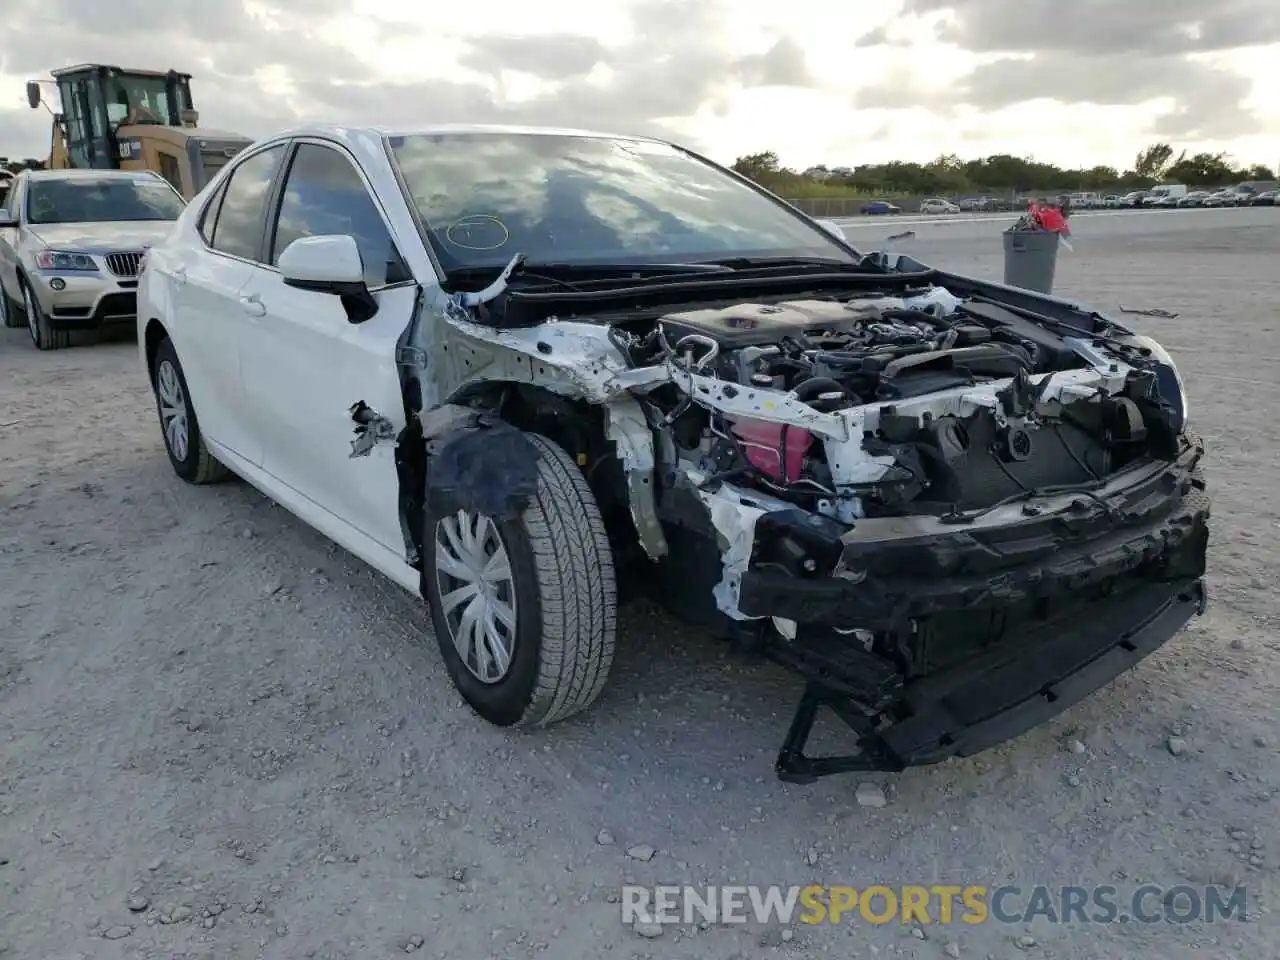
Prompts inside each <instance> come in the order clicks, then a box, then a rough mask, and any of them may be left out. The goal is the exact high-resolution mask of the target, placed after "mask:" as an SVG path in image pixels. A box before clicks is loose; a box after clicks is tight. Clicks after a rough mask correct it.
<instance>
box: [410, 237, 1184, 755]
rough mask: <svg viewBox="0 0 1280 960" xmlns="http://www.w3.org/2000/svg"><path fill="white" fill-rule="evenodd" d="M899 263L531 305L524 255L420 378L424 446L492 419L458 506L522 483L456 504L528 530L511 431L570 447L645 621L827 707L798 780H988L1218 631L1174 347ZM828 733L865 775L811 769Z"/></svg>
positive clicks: (578, 281) (553, 296)
mask: <svg viewBox="0 0 1280 960" xmlns="http://www.w3.org/2000/svg"><path fill="white" fill-rule="evenodd" d="M905 261H906V258H905V257H904V258H899V259H898V260H897V262H896V264H895V265H894V266H890V265H889V263H888V260H887V256H886V258H885V259H883V260H873V259H871V258H868V259H867V260H864V261H862V262H860V263H859V265H858V266H857V267H856V268H855V269H847V268H841V267H839V266H835V267H832V266H829V265H828V264H827V263H826V262H820V263H808V264H800V265H795V264H784V265H781V266H773V267H770V266H764V267H761V268H759V269H753V268H752V267H751V265H750V264H747V265H746V266H744V267H742V268H741V269H734V268H729V267H720V268H709V269H707V270H706V271H703V270H701V269H698V270H679V271H675V272H671V273H664V274H661V275H657V276H650V275H645V274H644V273H643V272H636V273H631V272H622V275H621V276H618V277H613V278H609V279H602V280H592V279H590V278H588V277H582V278H579V277H577V276H574V277H573V279H572V280H563V279H559V278H557V277H555V276H542V277H539V278H535V277H531V276H529V275H528V274H526V275H525V276H524V277H523V279H522V280H521V282H520V283H519V284H518V285H516V286H512V285H509V284H508V281H509V280H510V279H511V278H512V276H513V274H515V271H517V270H518V268H519V267H520V263H519V258H518V257H517V258H515V259H513V260H512V261H511V263H510V264H508V267H507V269H506V270H504V272H503V275H502V276H500V277H499V278H498V279H497V280H495V281H493V283H491V284H490V285H489V286H488V287H486V288H485V289H483V290H480V291H459V292H458V293H455V294H452V295H451V299H450V300H449V301H448V303H447V304H446V306H445V309H444V315H445V319H446V320H447V321H448V323H447V324H444V325H439V326H436V327H430V326H424V327H422V328H420V329H421V330H422V332H423V335H422V336H419V337H411V338H410V340H409V342H408V345H407V347H406V349H405V351H404V354H405V356H406V357H407V358H408V359H411V360H414V358H415V357H416V358H420V359H416V360H414V362H415V363H420V364H422V365H424V366H423V368H424V369H425V365H426V364H428V363H429V364H430V365H431V370H432V372H433V374H434V375H433V376H432V377H431V378H429V379H426V380H424V382H425V383H426V384H427V385H428V386H429V387H430V389H431V390H432V391H433V393H429V394H428V395H427V396H426V397H425V398H424V399H425V400H426V405H427V407H428V409H427V410H424V412H423V414H422V416H421V425H422V431H423V434H424V436H425V437H426V438H428V440H429V441H430V440H433V439H434V438H436V437H440V436H442V435H443V426H442V425H443V424H445V423H451V422H459V421H466V420H467V419H468V418H470V417H473V416H475V414H476V411H475V410H474V407H475V406H476V405H477V404H478V405H480V406H481V409H482V410H483V411H484V412H485V414H487V415H488V416H489V417H490V423H489V425H488V426H486V425H485V424H483V423H481V422H480V421H479V420H477V421H476V422H475V423H474V424H472V425H471V426H469V427H467V428H466V429H468V430H472V431H475V436H476V437H479V438H480V439H478V440H477V442H476V444H475V446H474V447H472V448H468V451H467V453H468V460H467V462H468V463H469V464H470V470H471V472H470V474H468V477H471V478H490V477H496V478H501V481H502V482H501V483H498V484H486V483H484V482H481V481H480V480H479V479H477V480H476V482H469V483H463V482H460V481H461V479H462V477H461V472H460V469H458V468H457V467H456V466H451V467H450V468H449V469H450V470H452V473H451V474H450V476H448V477H446V478H445V481H448V480H453V481H455V482H454V483H453V484H452V487H450V489H451V490H453V491H459V490H461V491H470V493H467V494H466V495H467V496H471V497H472V498H473V499H474V497H475V490H476V489H477V488H480V487H483V488H484V489H490V488H492V492H494V493H495V495H498V496H499V497H500V499H502V500H503V502H504V503H514V500H513V499H512V498H513V497H514V495H515V494H517V493H519V486H520V485H519V484H518V483H516V484H514V485H513V483H512V482H510V481H511V478H512V477H517V476H518V475H519V473H518V471H515V470H513V469H511V468H512V467H513V465H516V466H518V463H517V462H516V461H518V460H519V456H518V455H517V454H516V453H515V452H514V448H513V447H511V446H510V445H506V446H504V444H503V443H501V442H499V441H500V440H501V436H500V435H499V434H498V433H497V432H496V430H495V427H494V426H493V425H494V424H500V423H508V424H512V425H514V426H515V427H516V428H518V429H517V430H514V431H511V432H512V433H514V434H516V435H519V434H520V431H529V432H534V433H542V434H544V435H547V436H554V437H556V438H557V440H558V442H560V443H561V444H562V445H563V446H564V448H565V449H566V450H567V451H569V452H571V453H572V454H573V455H574V456H575V457H576V459H577V462H578V463H579V464H580V465H581V466H582V469H583V475H584V479H585V481H586V482H587V483H588V484H589V485H590V486H591V490H592V492H593V494H594V496H595V499H596V501H597V503H598V504H599V505H600V507H601V511H602V514H603V516H604V522H605V525H606V526H608V527H610V528H611V537H610V539H611V541H613V543H615V544H620V545H621V548H622V549H624V550H631V549H633V548H638V549H637V550H636V553H637V554H638V555H637V556H636V560H637V565H636V566H635V567H633V568H631V569H633V570H639V571H641V572H642V574H643V575H644V576H646V577H648V576H652V577H653V584H652V585H653V587H654V588H655V589H654V596H656V597H659V598H660V599H661V602H662V603H663V604H664V605H665V606H666V607H668V609H671V610H672V611H673V612H675V613H676V614H677V615H678V616H680V617H681V618H682V619H686V620H688V621H691V622H695V623H699V624H701V625H704V626H706V627H707V628H709V629H711V630H714V631H717V632H720V633H721V634H722V635H725V636H729V637H731V638H733V639H735V641H736V642H740V643H745V644H748V645H753V646H755V647H756V648H757V649H761V650H763V651H765V652H766V653H767V655H769V656H771V657H772V658H774V659H775V660H777V661H779V662H780V663H783V664H784V665H785V666H787V667H788V668H789V669H792V670H794V671H795V672H797V673H798V674H799V675H801V676H802V677H804V678H805V680H806V687H805V692H804V695H803V696H802V698H801V702H800V705H799V706H798V707H797V710H796V714H795V717H794V718H793V721H792V726H791V728H790V730H789V732H788V735H787V738H786V741H785V742H784V745H783V748H782V750H781V751H780V753H779V758H778V762H777V770H778V772H779V775H780V776H783V777H785V778H788V779H799V780H808V779H812V778H813V777H815V776H822V775H826V774H828V773H833V772H838V771H841V770H852V769H876V770H896V769H903V768H904V767H905V766H909V765H914V764H918V763H930V762H936V761H938V760H940V759H944V758H945V757H947V756H954V755H960V756H968V755H972V754H973V753H974V752H979V751H981V750H982V749H985V748H986V747H987V746H990V745H992V744H993V743H996V742H1000V741H1001V740H1003V739H1005V738H1007V737H1008V736H1011V735H1015V734H1016V733H1017V732H1020V731H1021V730H1023V729H1027V728H1028V725H1033V724H1035V723H1038V722H1040V721H1041V720H1043V719H1044V718H1045V717H1046V716H1050V715H1052V714H1053V713H1054V712H1056V711H1059V710H1061V709H1063V708H1064V707H1065V706H1067V705H1069V704H1070V703H1072V702H1075V701H1076V700H1078V699H1079V698H1080V697H1081V696H1083V695H1085V694H1086V693H1087V692H1089V691H1092V690H1093V689H1096V688H1097V686H1098V685H1099V684H1100V683H1102V682H1105V680H1106V679H1107V678H1109V677H1112V676H1115V675H1118V673H1119V672H1121V671H1123V670H1124V669H1127V667H1128V666H1129V665H1131V664H1132V663H1134V662H1136V661H1137V660H1139V659H1141V658H1142V657H1143V656H1146V655H1147V654H1148V653H1150V652H1151V650H1153V649H1155V648H1156V647H1158V646H1159V645H1160V644H1162V643H1164V642H1165V641H1166V640H1167V639H1168V638H1169V637H1170V636H1172V635H1173V633H1175V632H1176V631H1177V629H1178V628H1179V627H1180V626H1181V625H1182V623H1184V622H1185V621H1186V620H1187V619H1188V618H1189V617H1190V616H1192V615H1193V614H1194V613H1196V612H1200V611H1202V610H1203V607H1204V599H1205V593H1204V586H1203V582H1202V579H1201V578H1202V577H1203V574H1204V568H1205V557H1206V547H1207V542H1208V524H1207V521H1208V514H1209V501H1208V497H1207V495H1206V494H1205V492H1204V491H1205V484H1204V479H1203V476H1202V473H1201V470H1200V462H1201V459H1202V457H1203V444H1201V443H1200V442H1199V440H1198V439H1197V438H1194V437H1192V436H1190V435H1189V434H1188V433H1187V431H1186V429H1185V427H1186V422H1187V406H1186V395H1185V390H1184V388H1183V383H1182V381H1181V378H1180V376H1179V374H1178V372H1177V369H1176V366H1175V365H1174V363H1173V361H1172V359H1171V358H1170V357H1169V355H1168V354H1167V353H1166V352H1165V351H1164V349H1163V348H1162V347H1161V346H1160V345H1159V344H1158V343H1157V342H1156V341H1154V340H1152V339H1151V338H1149V337H1145V336H1141V335H1138V334H1135V333H1134V332H1133V331H1131V330H1129V329H1127V328H1125V327H1124V326H1122V325H1121V324H1119V323H1116V322H1114V321H1112V320H1110V319H1109V318H1108V317H1106V316H1105V315H1103V314H1101V313H1098V312H1096V311H1093V310H1091V309H1089V308H1087V307H1084V306H1081V305H1077V304H1073V303H1070V302H1068V301H1065V300H1060V299H1057V298H1053V297H1048V296H1044V295H1039V294H1033V293H1030V292H1024V291H1020V290H1016V289H1014V288H1010V287H1004V286H1000V285H997V284H991V283H986V282H984V281H980V280H975V279H972V278H967V277H962V276H959V275H955V274H946V273H942V272H940V271H936V270H932V269H929V268H925V267H923V266H922V265H920V264H915V263H914V262H905ZM904 262H905V266H904ZM553 266H554V265H553ZM517 278H518V275H517ZM530 280H536V281H537V285H536V286H534V285H528V281H530ZM414 351H416V353H415V352H414ZM436 405H438V408H436V409H431V408H432V407H433V406H436ZM482 431H488V434H487V436H485V435H483V434H482ZM440 462H443V463H446V464H449V463H453V464H457V463H461V462H462V460H461V458H454V459H453V461H450V460H448V459H447V458H440V459H439V460H438V461H437V468H438V464H439V463H440ZM432 482H433V481H431V480H430V478H428V483H429V485H430V483H432ZM435 482H443V481H439V480H438V479H437V481H435ZM508 509H514V508H513V507H509V508H508ZM481 512H482V513H485V514H486V515H494V507H492V506H489V505H485V506H484V507H483V509H481ZM617 549H618V547H615V551H617ZM819 706H827V707H830V708H831V709H833V710H835V711H836V713H837V714H838V715H839V716H840V718H841V719H842V720H843V721H844V722H845V723H847V724H848V725H849V726H851V727H853V728H854V729H855V730H856V731H857V732H858V733H859V743H860V751H861V752H860V753H859V754H858V755H851V756H848V757H831V758H813V757H809V756H807V755H805V753H804V747H805V743H806V741H807V738H808V736H809V733H810V731H811V729H812V725H813V721H814V716H815V714H816V711H817V709H818V707H819Z"/></svg>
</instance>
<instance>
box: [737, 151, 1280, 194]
mask: <svg viewBox="0 0 1280 960" xmlns="http://www.w3.org/2000/svg"><path fill="white" fill-rule="evenodd" d="M733 169H734V170H736V171H737V172H738V173H740V174H742V175H744V176H746V177H750V178H751V179H752V180H754V181H756V182H757V183H759V184H761V185H762V186H764V187H766V188H767V189H769V190H771V191H773V192H774V193H777V194H779V195H781V196H784V197H795V198H800V197H824V196H825V197H838V196H843V195H863V196H867V195H874V194H880V195H895V196H917V197H919V196H932V195H939V196H959V195H967V194H1014V193H1023V192H1028V191H1036V190H1045V189H1052V190H1056V191H1063V192H1075V191H1097V192H1108V193H1119V192H1127V191H1129V190H1140V189H1143V188H1146V187H1151V186H1154V185H1155V184H1157V183H1182V184H1186V185H1187V186H1189V187H1218V186H1226V185H1229V184H1234V183H1239V182H1241V181H1245V180H1275V179H1276V175H1275V173H1274V171H1272V169H1271V168H1270V167H1266V166H1263V165H1261V164H1255V165H1253V166H1236V165H1235V164H1234V163H1232V161H1231V160H1230V159H1229V158H1228V157H1227V155H1226V154H1223V153H1196V154H1192V155H1188V154H1187V152H1186V151H1185V150H1183V151H1182V152H1181V153H1177V154H1176V155H1175V151H1174V148H1173V146H1172V145H1171V144H1168V143H1155V144H1152V145H1151V146H1149V147H1147V148H1146V149H1145V150H1142V151H1141V152H1139V153H1138V155H1137V156H1136V157H1135V158H1134V162H1133V166H1132V167H1130V168H1129V169H1128V170H1117V169H1116V168H1115V167H1107V166H1098V167H1090V168H1088V169H1070V168H1064V167H1059V166H1057V165H1056V164H1052V163H1041V162H1039V161H1036V160H1031V159H1028V158H1023V157H1015V156H1012V155H1010V154H993V155H992V156H989V157H982V158H979V159H975V160H961V159H960V158H959V157H957V156H955V155H950V154H949V155H944V156H941V157H938V158H937V159H936V160H932V161H930V162H929V163H908V162H905V161H894V162H893V163H877V164H865V165H863V166H857V167H828V166H825V165H819V166H814V167H810V168H808V169H807V170H792V169H790V168H788V167H784V166H783V165H782V163H781V161H780V160H779V159H778V155H777V153H775V152H774V151H772V150H766V151H763V152H761V153H752V154H748V155H747V156H743V157H739V158H738V159H737V160H736V161H734V164H733Z"/></svg>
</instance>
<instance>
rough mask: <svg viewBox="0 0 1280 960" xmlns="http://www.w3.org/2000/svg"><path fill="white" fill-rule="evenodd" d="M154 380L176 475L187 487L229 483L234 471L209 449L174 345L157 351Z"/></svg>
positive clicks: (166, 342)
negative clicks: (218, 459)
mask: <svg viewBox="0 0 1280 960" xmlns="http://www.w3.org/2000/svg"><path fill="white" fill-rule="evenodd" d="M151 379H152V382H153V384H154V385H155V394H156V411H157V413H158V414H159V415H160V429H161V430H162V431H163V433H164V448H165V450H166V451H167V452H168V454H169V462H170V463H171V464H173V470H174V473H176V474H177V475H178V476H180V477H181V478H182V479H183V480H185V481H187V483H217V482H218V481H220V480H225V479H226V478H227V477H228V476H230V471H229V470H228V469H227V468H226V467H225V466H223V465H222V464H221V463H219V462H218V461H217V460H215V459H214V457H213V454H211V453H210V452H209V448H208V447H206V446H205V443H204V437H203V436H202V435H201V433H200V424H199V422H198V421H197V420H196V412H195V410H194V409H192V406H191V394H190V392H189V391H188V390H187V380H186V377H185V376H183V373H182V364H180V363H179V362H178V353H177V351H176V350H174V349H173V341H171V340H168V339H165V340H162V341H161V342H160V346H159V347H157V348H156V356H155V361H154V364H153V367H152V372H151Z"/></svg>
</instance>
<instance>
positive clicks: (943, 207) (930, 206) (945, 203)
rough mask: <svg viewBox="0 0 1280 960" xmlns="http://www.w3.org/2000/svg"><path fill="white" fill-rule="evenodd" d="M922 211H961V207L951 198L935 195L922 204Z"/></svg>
mask: <svg viewBox="0 0 1280 960" xmlns="http://www.w3.org/2000/svg"><path fill="white" fill-rule="evenodd" d="M920 212H921V213H959V212H960V207H959V206H957V205H956V204H954V203H952V202H951V201H950V200H943V199H941V198H937V197H935V198H934V199H932V200H925V201H924V202H923V203H921V204H920Z"/></svg>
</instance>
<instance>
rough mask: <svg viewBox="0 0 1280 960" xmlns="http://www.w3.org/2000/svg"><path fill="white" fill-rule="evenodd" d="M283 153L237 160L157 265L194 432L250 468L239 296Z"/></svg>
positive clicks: (254, 454) (250, 422)
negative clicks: (190, 233) (192, 230)
mask: <svg viewBox="0 0 1280 960" xmlns="http://www.w3.org/2000/svg"><path fill="white" fill-rule="evenodd" d="M284 154H285V145H284V144H276V145H275V146H273V147H270V148H268V149H266V150H263V151H260V152H258V153H255V154H252V155H250V156H247V157H246V158H245V159H244V160H243V161H240V162H238V163H237V165H236V167H235V169H234V170H232V171H231V175H230V179H229V180H228V181H227V182H226V185H225V186H224V187H223V188H222V190H220V191H219V192H218V193H217V194H215V195H214V196H213V197H212V198H211V199H210V201H209V203H208V205H207V206H206V207H205V209H204V210H203V211H202V214H201V219H200V220H199V221H198V224H197V226H198V228H199V233H198V235H197V236H196V237H195V238H194V239H192V240H191V241H190V242H189V243H188V244H185V245H181V246H179V247H178V248H177V249H176V250H173V251H172V252H171V255H169V256H167V257H166V263H165V266H164V268H162V270H163V272H165V273H167V274H168V277H167V278H166V279H167V282H168V283H169V284H170V290H169V302H170V304H171V305H172V310H173V312H174V315H175V322H174V323H173V329H172V331H171V334H172V336H173V342H174V346H175V348H176V349H177V351H178V357H179V359H180V360H181V361H182V366H183V371H184V373H185V375H186V379H187V388H188V390H190V392H191V402H192V404H193V405H194V407H195V409H196V411H197V416H198V417H199V418H200V429H201V431H202V432H203V433H204V435H205V437H206V438H207V439H208V440H209V441H211V442H212V443H213V444H214V445H215V446H220V447H225V448H226V449H228V450H230V451H231V452H232V453H234V454H236V455H237V456H240V457H242V458H243V459H245V460H246V461H248V462H249V463H251V464H253V465H254V466H261V464H262V436H261V433H260V432H259V431H258V430H257V429H256V427H255V421H256V418H257V416H258V411H257V410H255V409H254V406H253V403H252V401H251V400H250V398H249V397H248V396H247V395H246V393H245V390H244V377H243V370H242V359H241V358H242V355H243V353H244V349H243V346H244V342H245V339H246V338H248V337H251V336H253V335H254V333H256V325H255V323H254V320H255V318H254V317H253V316H251V311H248V310H246V308H245V304H244V303H243V302H242V301H241V299H240V295H241V288H243V287H244V285H245V284H246V283H248V281H249V279H250V277H252V276H253V273H254V270H255V266H254V264H255V261H256V260H258V259H260V257H261V256H262V252H261V251H262V250H263V243H262V239H263V231H264V229H265V224H266V222H267V202H268V199H269V198H270V196H271V188H272V184H273V182H274V177H275V175H276V172H277V170H278V169H279V168H280V165H281V161H282V160H283V158H284Z"/></svg>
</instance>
